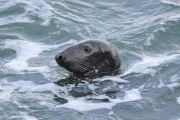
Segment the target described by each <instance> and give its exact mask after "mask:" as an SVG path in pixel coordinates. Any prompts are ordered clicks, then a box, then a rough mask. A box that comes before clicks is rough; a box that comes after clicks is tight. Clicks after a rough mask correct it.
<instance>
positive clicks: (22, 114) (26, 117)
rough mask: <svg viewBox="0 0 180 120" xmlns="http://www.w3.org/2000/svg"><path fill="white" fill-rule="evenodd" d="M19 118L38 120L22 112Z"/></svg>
mask: <svg viewBox="0 0 180 120" xmlns="http://www.w3.org/2000/svg"><path fill="white" fill-rule="evenodd" d="M19 117H20V118H22V119H23V120H38V119H37V118H36V117H34V116H30V115H28V113H25V112H20V116H19Z"/></svg>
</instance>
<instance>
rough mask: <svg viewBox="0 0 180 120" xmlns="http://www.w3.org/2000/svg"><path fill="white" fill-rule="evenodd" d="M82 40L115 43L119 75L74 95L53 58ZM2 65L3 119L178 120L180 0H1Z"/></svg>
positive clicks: (0, 97) (0, 112) (0, 110)
mask: <svg viewBox="0 0 180 120" xmlns="http://www.w3.org/2000/svg"><path fill="white" fill-rule="evenodd" d="M84 39H106V40H107V41H109V42H111V43H112V44H113V45H115V46H116V47H117V49H118V53H119V55H120V58H121V60H122V69H123V73H122V74H119V75H115V76H105V77H102V78H98V79H95V81H101V82H100V83H99V84H98V85H96V84H90V83H85V85H84V84H82V85H80V87H87V88H88V89H90V90H91V91H93V92H94V93H96V94H93V95H87V96H84V97H73V95H72V94H70V91H71V90H72V89H77V87H79V86H76V87H75V86H74V85H67V86H64V87H61V86H57V85H56V84H54V83H53V81H56V80H58V79H62V78H64V76H65V75H67V74H68V71H66V70H64V69H63V68H60V67H59V66H58V65H57V64H56V62H55V60H54V56H55V55H56V54H57V53H58V52H60V51H62V50H63V49H64V48H66V47H68V46H70V45H73V44H75V43H77V42H79V41H81V40H84ZM0 66H1V68H0V119H1V120H180V72H179V71H180V2H179V1H178V0H113V1H110V0H97V1H95V0H86V1H82V0H52V1H48V0H39V1H37V0H0ZM100 85H102V86H104V87H100ZM85 90H87V89H85ZM111 90H112V91H113V90H114V91H115V92H114V91H113V92H114V93H113V95H112V96H111V94H110V95H107V94H105V93H106V91H111ZM97 93H98V94H97ZM92 99H93V100H92Z"/></svg>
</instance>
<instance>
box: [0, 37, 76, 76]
mask: <svg viewBox="0 0 180 120" xmlns="http://www.w3.org/2000/svg"><path fill="white" fill-rule="evenodd" d="M74 42H75V41H73V40H70V41H68V42H66V43H63V44H59V45H45V44H42V43H35V42H30V41H24V40H6V41H5V42H4V43H3V44H4V46H3V47H2V48H3V49H7V48H9V49H13V50H15V51H16V58H14V59H13V60H11V61H10V62H8V63H6V64H5V65H4V67H6V68H8V69H10V70H13V71H16V72H22V71H39V72H48V71H49V67H48V66H38V67H31V66H30V65H29V63H28V60H30V59H31V58H36V57H39V55H40V54H41V53H42V52H44V51H49V50H53V49H55V48H58V47H60V46H62V45H66V44H71V43H74Z"/></svg>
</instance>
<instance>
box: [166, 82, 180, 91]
mask: <svg viewBox="0 0 180 120" xmlns="http://www.w3.org/2000/svg"><path fill="white" fill-rule="evenodd" d="M167 87H168V88H170V89H172V90H173V89H174V88H177V87H180V83H172V84H169V85H167Z"/></svg>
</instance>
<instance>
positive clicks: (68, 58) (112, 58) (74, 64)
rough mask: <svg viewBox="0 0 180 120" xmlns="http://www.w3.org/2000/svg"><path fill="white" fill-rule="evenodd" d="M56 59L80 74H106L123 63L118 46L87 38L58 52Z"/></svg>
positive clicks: (69, 69)
mask: <svg viewBox="0 0 180 120" xmlns="http://www.w3.org/2000/svg"><path fill="white" fill-rule="evenodd" d="M55 60H56V62H57V63H58V65H59V66H61V67H64V68H65V69H67V70H68V71H70V72H72V73H73V74H75V75H78V76H94V75H106V74H109V73H112V72H113V71H115V70H118V69H119V68H120V65H121V62H120V59H119V56H118V53H117V50H116V48H115V47H114V46H112V45H111V44H110V43H108V42H107V41H105V40H85V41H83V42H80V43H78V44H76V45H73V46H70V47H68V48H66V49H65V50H63V51H62V52H60V53H58V54H57V55H56V56H55Z"/></svg>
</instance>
